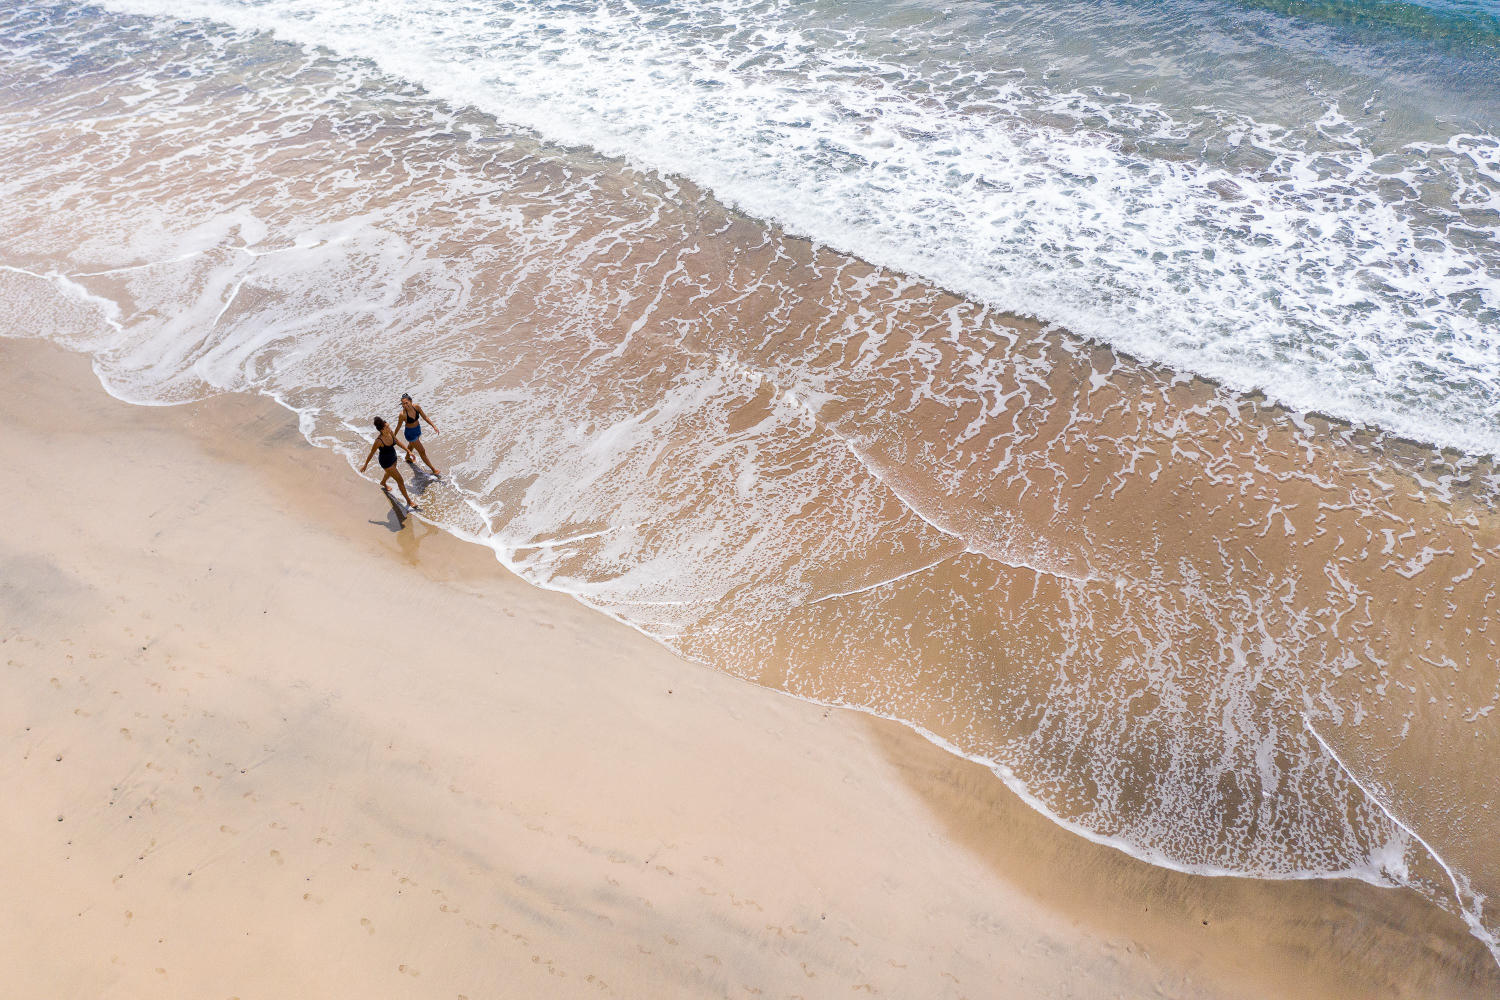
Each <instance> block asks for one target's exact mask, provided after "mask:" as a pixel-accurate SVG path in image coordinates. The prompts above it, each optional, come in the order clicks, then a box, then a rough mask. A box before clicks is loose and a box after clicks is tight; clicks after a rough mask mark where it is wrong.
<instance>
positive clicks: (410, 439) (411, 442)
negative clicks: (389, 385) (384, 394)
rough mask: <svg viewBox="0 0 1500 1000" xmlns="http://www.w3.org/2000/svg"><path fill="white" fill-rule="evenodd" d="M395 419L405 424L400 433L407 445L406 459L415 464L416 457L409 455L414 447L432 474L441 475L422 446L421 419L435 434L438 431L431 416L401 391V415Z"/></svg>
mask: <svg viewBox="0 0 1500 1000" xmlns="http://www.w3.org/2000/svg"><path fill="white" fill-rule="evenodd" d="M396 419H397V420H399V421H401V423H402V424H404V425H405V427H404V429H403V431H402V433H403V434H405V435H406V443H407V446H408V447H407V449H406V460H407V461H408V462H410V463H411V464H412V465H416V464H417V463H416V459H414V458H412V457H411V453H412V449H416V452H417V454H418V455H421V456H422V461H424V462H426V463H427V467H428V468H429V469H431V470H432V474H433V475H434V476H441V475H442V473H441V472H439V471H438V470H437V466H435V465H433V464H432V459H430V458H428V457H427V449H426V448H424V447H422V421H424V420H425V421H427V426H429V427H431V428H432V433H434V434H436V433H437V432H438V427H437V424H435V423H433V422H432V418H431V417H429V416H428V415H427V411H426V410H424V409H422V408H421V407H420V406H418V405H417V404H416V403H413V402H412V401H411V396H410V395H408V394H407V393H404V392H403V393H402V394H401V415H400V416H398V417H397V418H396Z"/></svg>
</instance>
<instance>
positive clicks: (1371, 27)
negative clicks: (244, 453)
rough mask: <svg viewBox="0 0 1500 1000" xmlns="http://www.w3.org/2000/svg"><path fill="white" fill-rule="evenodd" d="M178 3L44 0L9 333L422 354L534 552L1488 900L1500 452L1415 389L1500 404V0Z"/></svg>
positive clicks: (12, 125)
mask: <svg viewBox="0 0 1500 1000" xmlns="http://www.w3.org/2000/svg"><path fill="white" fill-rule="evenodd" d="M112 6H114V5H112ZM127 6H128V5H125V4H120V5H118V7H119V9H120V10H121V11H123V10H125V9H126V7H127ZM135 9H137V10H143V11H146V13H145V14H131V13H121V12H119V11H115V12H106V11H104V10H102V9H101V8H98V7H80V6H75V5H67V4H63V5H33V4H9V5H5V6H4V7H0V11H3V14H0V17H3V20H0V88H3V96H0V167H3V170H0V300H3V301H4V302H5V304H6V306H7V310H6V313H7V315H6V319H5V320H3V321H0V332H4V333H7V334H11V335H23V336H36V335H43V336H49V337H52V338H54V339H57V340H60V341H62V342H64V343H67V344H69V345H70V346H72V347H74V348H76V349H79V350H84V351H88V352H90V353H91V354H92V355H93V356H94V358H95V359H96V368H97V370H98V371H99V373H100V376H101V378H102V379H103V380H104V381H105V383H106V385H108V386H109V387H110V388H111V390H112V391H114V392H116V393H117V394H119V395H121V396H123V397H125V398H128V399H133V400H135V401H138V402H143V403H167V402H177V401H183V400H188V399H194V398H198V397H200V396H202V395H204V394H208V393H212V392H218V391H226V390H230V391H259V392H264V393H268V394H271V395H274V396H275V397H276V398H278V399H279V400H281V401H282V402H283V403H285V404H286V405H288V406H290V407H292V408H294V409H296V410H297V411H298V412H299V413H300V414H301V415H302V422H303V429H304V432H305V433H306V434H307V435H308V436H309V438H310V440H313V441H314V442H315V443H318V444H321V445H324V446H328V447H334V448H338V449H340V450H342V451H344V452H346V453H347V454H349V455H351V456H352V457H354V458H356V459H362V458H363V454H364V451H365V448H366V446H367V445H366V441H367V438H366V437H365V434H366V428H367V426H368V421H369V416H370V415H371V414H372V413H374V412H380V413H382V414H384V415H385V416H386V417H387V418H390V417H391V416H392V415H393V414H394V411H395V409H396V399H395V397H396V396H397V395H398V394H399V393H400V392H401V391H402V390H410V391H411V392H412V393H413V395H414V396H416V398H417V399H418V401H420V402H422V403H424V405H426V406H427V407H428V409H429V410H430V411H431V413H432V414H433V416H434V417H436V418H437V420H438V423H439V426H440V427H441V428H442V431H441V433H439V434H436V435H432V436H430V437H429V436H424V441H426V442H427V444H428V447H429V448H430V449H431V450H432V452H433V457H434V458H435V460H437V461H438V462H439V464H440V465H442V466H444V467H445V468H447V467H448V465H449V464H450V463H451V466H452V468H451V472H452V476H451V482H450V483H442V484H440V483H435V482H432V481H428V480H419V481H418V483H417V485H418V486H419V487H420V488H422V489H423V491H424V492H423V501H424V505H425V507H426V511H427V513H428V515H429V516H430V517H432V518H433V519H434V520H436V521H438V522H439V523H442V524H444V525H446V526H448V527H450V528H451V529H453V530H455V531H458V532H461V533H464V534H466V535H468V536H469V537H473V538H474V539H476V540H477V541H481V542H483V543H485V544H489V545H491V546H492V547H493V548H494V549H495V550H496V552H497V553H498V554H499V555H500V557H501V558H502V559H503V560H504V561H505V562H506V564H507V565H509V566H511V567H512V568H513V569H515V570H516V571H517V572H519V573H521V574H522V575H524V576H525V577H526V578H528V579H530V580H532V581H534V582H536V583H538V584H540V585H543V586H547V587H551V588H555V589H560V590H564V591H567V592H570V593H574V594H576V595H578V596H579V597H580V598H581V599H583V600H585V601H587V602H589V603H590V604H592V605H594V606H595V607H598V608H600V609H601V610H603V611H605V612H607V613H609V614H611V615H613V616H615V617H617V618H619V619H621V620H623V621H625V622H627V623H629V624H631V625H632V626H634V627H636V628H639V629H641V630H643V631H645V632H647V633H648V634H650V635H653V636H655V637H656V638H658V639H660V640H661V641H662V642H664V643H666V644H667V645H669V646H671V647H672V648H674V649H677V650H678V651H680V652H683V653H685V654H687V655H689V656H693V657H695V658H697V659H700V660H702V661H704V662H706V663H709V664H712V665H714V666H717V667H719V668H721V669H726V670H730V671H733V672H735V673H738V674H741V675H743V676H746V677H749V678H752V679H754V680H756V681H758V682H760V683H763V684H768V685H771V686H775V687H778V688H781V689H784V690H786V691H788V692H791V693H793V694H797V695H801V696H804V697H809V698H814V699H817V700H820V701H825V702H833V703H838V704H848V705H853V706H857V707H860V708H864V709H866V710H869V711H872V712H875V713H878V714H882V715H887V716H890V717H894V718H899V719H902V720H904V721H907V722H909V723H911V724H913V725H916V726H919V727H921V728H922V729H923V730H924V731H926V732H928V733H929V734H930V735H932V736H933V737H934V738H937V739H939V740H942V741H944V742H946V743H947V744H949V745H951V746H952V747H953V748H955V749H956V750H958V751H959V752H963V753H966V754H970V755H973V756H976V757H978V758H981V759H984V760H986V761H989V762H991V763H992V764H993V765H994V766H995V767H996V769H997V773H999V774H1000V775H1001V776H1002V777H1003V778H1005V779H1006V780H1007V781H1008V782H1010V783H1011V784H1012V787H1014V788H1016V789H1017V790H1018V791H1020V792H1022V793H1023V794H1024V795H1026V796H1027V797H1028V798H1029V800H1030V801H1032V802H1033V804H1034V805H1036V807H1037V808H1039V809H1042V810H1044V811H1046V812H1048V813H1049V814H1050V815H1052V816H1053V817H1054V818H1056V819H1058V820H1059V821H1060V822H1064V823H1066V824H1068V825H1069V826H1070V827H1072V828H1073V829H1075V830H1078V831H1079V832H1081V833H1083V834H1085V835H1087V836H1091V837H1094V838H1096V839H1103V840H1108V841H1109V842H1112V843H1115V844H1116V845H1117V846H1120V847H1122V848H1123V849H1127V850H1129V851H1131V852H1132V853H1135V854H1137V855H1138V856H1142V857H1145V858H1147V859H1148V860H1151V861H1154V862H1156V863H1158V864H1163V865H1169V866H1172V867H1178V868H1184V869H1187V870H1192V871H1201V872H1205V873H1219V872H1232V873H1241V874H1249V875H1257V876H1263V877H1306V876H1314V875H1325V874H1336V875H1348V876H1353V877H1360V878H1364V879H1367V880H1370V881H1374V882H1377V883H1380V884H1409V885H1413V886H1415V887H1417V888H1418V889H1420V890H1421V891H1423V892H1424V893H1426V894H1427V895H1428V896H1429V897H1430V898H1432V899H1433V900H1434V901H1435V902H1437V903H1439V904H1440V905H1443V906H1445V907H1447V908H1449V909H1452V910H1455V911H1457V912H1460V913H1462V914H1463V915H1464V917H1465V919H1467V920H1468V921H1469V922H1470V925H1471V927H1472V929H1473V930H1474V931H1475V933H1476V935H1478V936H1480V937H1481V938H1482V939H1485V940H1486V941H1487V942H1488V943H1489V944H1490V945H1491V947H1492V948H1494V947H1495V939H1494V935H1495V933H1496V932H1497V929H1500V923H1497V917H1496V912H1497V911H1496V904H1495V903H1493V902H1489V903H1487V902H1486V900H1485V898H1484V897H1486V896H1488V897H1490V898H1491V899H1493V898H1494V894H1495V892H1496V891H1497V890H1500V856H1497V853H1496V848H1495V846H1494V843H1493V842H1494V838H1493V830H1494V829H1495V822H1494V819H1493V810H1494V809H1495V808H1496V804H1497V803H1500V776H1497V775H1496V773H1495V772H1494V769H1493V768H1491V767H1486V766H1485V762H1492V761H1494V760H1495V759H1497V758H1496V752H1497V750H1500V716H1497V714H1496V711H1495V709H1496V708H1497V706H1500V670H1497V668H1496V665H1495V663H1496V661H1495V656H1494V645H1495V642H1494V638H1493V636H1492V634H1491V631H1490V617H1491V616H1490V612H1489V608H1490V605H1491V602H1492V601H1494V599H1495V598H1496V595H1497V593H1500V586H1497V583H1496V575H1495V566H1496V565H1497V563H1496V562H1495V559H1496V557H1497V556H1500V521H1497V518H1496V492H1497V485H1500V483H1497V479H1496V477H1495V474H1494V472H1493V469H1492V468H1491V466H1490V464H1489V462H1488V461H1487V460H1482V459H1476V458H1472V457H1466V456H1463V455H1461V454H1457V453H1452V452H1450V453H1446V454H1445V453H1440V452H1438V451H1435V450H1433V449H1431V448H1428V447H1425V446H1422V445H1417V444H1411V443H1407V442H1404V441H1402V440H1399V439H1396V438H1393V437H1391V436H1390V435H1389V433H1388V432H1390V431H1397V432H1401V433H1405V434H1407V435H1412V436H1416V437H1419V438H1421V439H1424V440H1428V441H1438V442H1440V443H1444V444H1455V445H1467V446H1470V447H1472V448H1474V449H1476V450H1480V451H1482V450H1487V449H1489V448H1491V447H1492V445H1491V444H1490V442H1491V441H1492V440H1493V439H1494V438H1495V431H1496V429H1497V428H1500V424H1497V422H1496V410H1495V405H1496V404H1495V403H1494V399H1495V398H1496V397H1495V395H1494V392H1493V389H1494V388H1495V379H1496V377H1497V375H1500V362H1497V359H1496V357H1495V354H1494V352H1495V351H1496V345H1495V343H1494V341H1495V332H1496V330H1495V326H1496V312H1495V310H1496V306H1497V302H1500V297H1497V283H1496V281H1495V275H1496V273H1497V268H1500V265H1497V259H1500V258H1497V256H1496V254H1497V249H1496V231H1497V230H1496V227H1497V226H1500V215H1497V214H1496V206H1497V204H1500V202H1497V200H1496V193H1497V191H1500V179H1497V177H1496V175H1495V173H1494V170H1495V159H1494V156H1495V153H1494V151H1495V149H1496V148H1497V147H1496V144H1495V140H1494V139H1493V138H1492V137H1491V136H1490V130H1493V128H1494V127H1495V125H1496V123H1495V122H1494V120H1493V119H1494V117H1495V110H1496V108H1495V105H1494V103H1493V102H1492V101H1491V99H1490V98H1491V97H1492V96H1493V95H1492V94H1491V93H1490V92H1489V91H1487V90H1486V88H1487V87H1490V88H1492V87H1493V86H1494V84H1493V79H1494V77H1491V76H1484V75H1483V70H1484V68H1485V67H1486V66H1487V65H1489V61H1492V60H1493V58H1494V56H1493V46H1494V43H1495V37H1496V31H1495V26H1494V24H1493V18H1491V17H1490V16H1489V15H1488V14H1486V13H1485V12H1484V11H1483V10H1482V9H1476V8H1468V7H1459V6H1454V7H1442V8H1437V7H1433V8H1425V7H1424V8H1412V7H1409V6H1401V7H1399V8H1397V7H1393V6H1381V7H1379V8H1369V10H1375V11H1376V12H1377V13H1380V14H1381V17H1378V18H1374V19H1373V20H1372V19H1371V18H1370V17H1366V16H1364V14H1363V13H1361V12H1363V11H1365V10H1366V8H1363V7H1358V8H1356V7H1350V6H1344V7H1339V6H1336V5H1328V6H1322V5H1320V6H1318V8H1317V10H1316V11H1301V10H1300V5H1291V4H1275V5H1272V4H1264V5H1253V6H1244V7H1232V8H1231V7H1227V6H1224V5H1204V4H1191V5H1189V4H1181V5H1129V4H1118V5H1115V6H1113V7H1105V8H1091V12H1092V13H1091V14H1090V15H1089V16H1087V17H1085V16H1083V15H1082V14H1080V13H1079V12H1078V11H1077V10H1076V9H1074V8H1070V7H1066V6H1061V5H1052V6H1048V5H1042V6H1038V7H1035V8H1027V11H1026V12H1017V11H1015V10H1010V9H1009V8H1003V7H993V6H986V7H982V8H981V7H969V6H959V7H956V8H954V11H953V12H952V13H942V14H940V13H935V12H934V11H932V10H931V9H928V8H925V7H921V6H918V5H909V4H908V5H894V4H893V5H885V6H881V7H878V8H875V9H874V10H873V12H872V9H871V8H870V7H868V6H861V7H859V8H855V7H852V6H847V5H833V4H823V5H778V4H758V5H742V4H718V5H695V6H693V7H692V8H690V9H683V8H679V7H678V6H674V5H669V4H660V5H650V6H646V5H642V6H631V5H607V6H605V7H598V8H596V7H594V6H592V5H579V4H573V5H548V4H539V5H503V4H494V5H483V4H470V5H466V6H462V7H459V6H453V7H448V6H445V5H443V4H441V3H427V2H425V0H424V4H423V5H422V6H420V7H417V6H398V5H394V4H390V5H369V4H361V5H357V6H356V5H348V6H344V5H339V4H329V5H326V6H320V7H318V8H317V9H316V10H314V9H313V8H312V7H311V6H308V7H306V8H299V7H296V6H293V5H291V4H283V3H281V2H279V0H271V2H267V3H261V4H258V5H254V6H237V5H232V4H221V5H216V6H212V7H209V8H204V10H205V11H206V12H207V13H210V14H212V15H213V16H214V17H216V18H220V19H221V21H207V20H192V21H181V20H173V19H171V18H169V17H168V16H166V15H165V14H156V13H153V12H151V11H150V10H149V9H148V7H146V6H137V7H136V8H135ZM1101 11H1103V12H1104V13H1100V12H1101ZM1314 13H1316V15H1317V16H1316V17H1312V16H1311V15H1312V14H1314ZM1002 14H1008V15H1009V16H1002ZM1106 14H1107V15H1108V16H1105V15H1106ZM1356 14H1359V16H1355V15H1356ZM1392 18H1395V20H1396V23H1395V24H1394V26H1393V25H1392V24H1391V23H1389V22H1390V21H1391V19H1392ZM1487 18H1489V19H1488V20H1487ZM1403 19H1404V20H1403ZM226 22H227V23H226ZM266 27H274V28H275V31H276V37H272V36H270V35H268V34H266V33H265V31H264V30H262V29H264V28H266ZM1292 29H1295V30H1292ZM777 32H780V33H779V34H778V33H777ZM396 40H400V41H401V43H402V44H401V45H399V46H398V45H396V44H395V41H396ZM305 42H317V43H320V44H324V45H329V46H333V47H334V48H335V49H337V50H338V51H328V50H324V49H316V48H308V47H305V45H304V44H302V43H305ZM1356 56H1359V58H1355V57H1356ZM360 57H364V58H360ZM1377 57H1378V58H1377ZM1272 70H1274V72H1273V71H1272ZM965 71H966V72H965ZM1247 81H1250V84H1247ZM1294 81H1295V82H1294ZM1476 81H1477V82H1476ZM418 84H420V86H419V85H418ZM1356 102H1358V103H1359V109H1360V110H1359V113H1358V115H1356V114H1355V109H1354V107H1353V105H1354V104H1355V103H1356ZM1366 102H1368V103H1366ZM1436 105H1442V107H1443V108H1444V109H1445V110H1444V111H1443V113H1442V116H1441V117H1439V116H1435V115H1434V114H1433V112H1432V108H1433V107H1434V106H1436ZM1236 136H1238V139H1236V138H1235V137H1236ZM1412 143H1417V144H1418V145H1417V146H1413V145H1412ZM609 153H618V154H622V155H623V156H624V157H626V159H620V158H610V157H609V156H607V155H604V154H609ZM647 168H655V169H647ZM731 202H732V203H734V204H737V205H739V206H740V208H741V209H743V211H735V210H733V209H732V208H730V207H728V203H731ZM747 213H749V214H747ZM799 234H809V235H812V236H814V237H816V238H817V239H818V240H819V241H820V242H819V243H813V242H810V241H809V240H807V239H804V238H802V235H799ZM850 251H853V252H856V253H858V254H860V255H862V257H863V258H864V259H861V257H856V256H851V255H850V253H849V252H850ZM882 264H884V265H899V266H900V268H901V270H892V269H890V268H889V267H887V266H880V265H882ZM965 296H967V297H965ZM1022 314H1026V315H1031V316H1036V317H1041V320H1040V321H1037V320H1028V319H1024V318H1020V317H1021V316H1022ZM1058 321H1062V322H1064V323H1066V325H1067V326H1068V327H1069V328H1070V329H1071V330H1073V332H1066V331H1065V330H1064V329H1063V328H1061V327H1059V326H1057V325H1053V324H1055V323H1056V322H1058ZM1077 334H1082V335H1085V336H1087V337H1088V338H1092V339H1085V336H1079V335H1077ZM1111 346H1112V347H1113V348H1114V349H1111ZM1132 355H1133V356H1132ZM1155 361H1171V362H1175V363H1176V364H1177V367H1166V366H1160V365H1156V364H1153V363H1151V362H1155ZM1191 372H1202V373H1207V374H1211V375H1217V376H1220V377H1221V378H1222V379H1223V380H1224V381H1223V382H1222V383H1219V384H1211V383H1208V382H1204V381H1201V380H1198V379H1195V378H1193V377H1191V375H1190V373H1191ZM1251 386H1256V387H1260V388H1261V389H1263V390H1264V393H1263V394H1256V395H1247V394H1245V392H1244V391H1243V390H1244V389H1245V388H1246V387H1251ZM1309 393H1312V394H1315V395H1309ZM1266 396H1269V397H1271V398H1272V399H1275V400H1283V401H1286V402H1290V403H1292V404H1293V405H1295V406H1297V407H1299V408H1306V409H1318V410H1321V411H1324V412H1328V413H1331V414H1334V415H1339V416H1345V417H1350V418H1373V419H1375V420H1377V421H1380V422H1381V424H1380V426H1377V427H1351V426H1350V425H1348V424H1344V423H1330V422H1329V421H1327V420H1324V419H1322V418H1316V417H1306V416H1303V415H1301V414H1299V413H1298V412H1296V411H1288V410H1284V409H1280V408H1277V407H1275V406H1272V405H1269V404H1268V403H1267V402H1266V398H1265V397H1266ZM163 489H164V492H165V491H169V490H170V484H163ZM499 641H500V640H498V639H497V642H499Z"/></svg>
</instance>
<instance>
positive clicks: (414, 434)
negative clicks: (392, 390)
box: [401, 408, 422, 441]
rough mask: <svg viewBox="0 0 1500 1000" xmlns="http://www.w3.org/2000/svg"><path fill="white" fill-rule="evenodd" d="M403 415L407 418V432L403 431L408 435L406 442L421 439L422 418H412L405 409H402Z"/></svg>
mask: <svg viewBox="0 0 1500 1000" xmlns="http://www.w3.org/2000/svg"><path fill="white" fill-rule="evenodd" d="M401 415H402V416H404V417H406V430H405V431H403V433H404V434H405V435H406V440H408V441H415V440H416V439H417V438H419V437H421V436H422V418H421V417H413V416H410V415H409V414H407V412H406V410H405V408H403V409H402V411H401Z"/></svg>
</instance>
